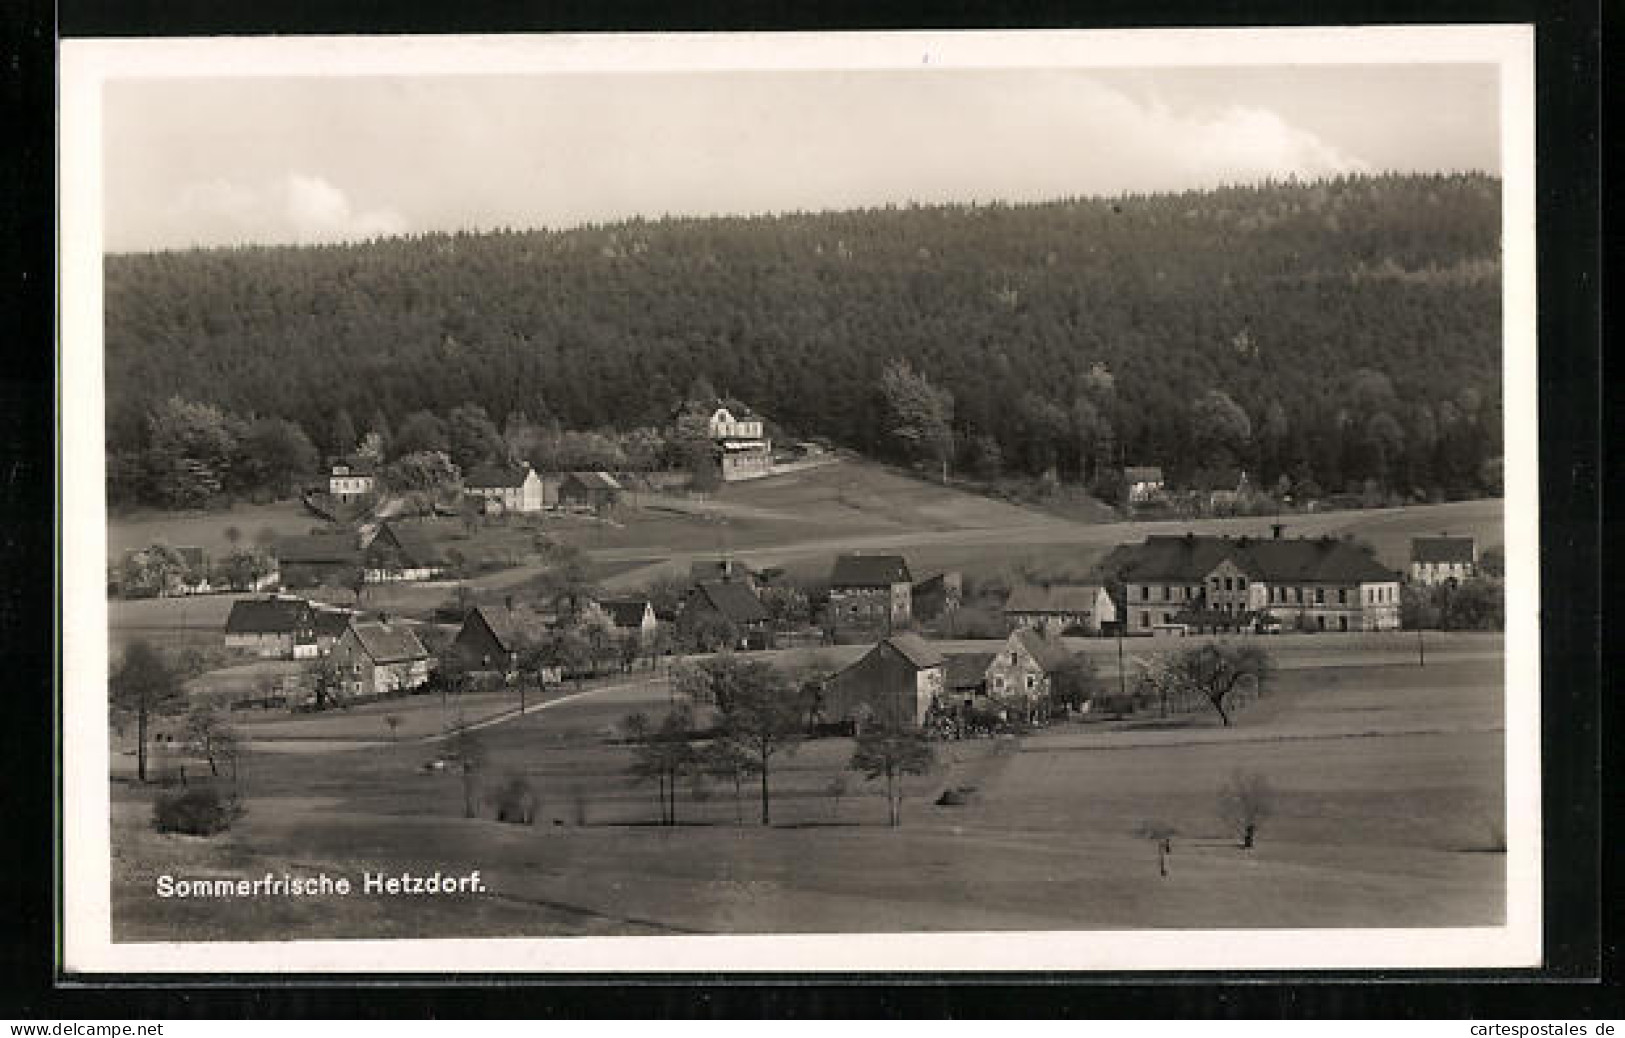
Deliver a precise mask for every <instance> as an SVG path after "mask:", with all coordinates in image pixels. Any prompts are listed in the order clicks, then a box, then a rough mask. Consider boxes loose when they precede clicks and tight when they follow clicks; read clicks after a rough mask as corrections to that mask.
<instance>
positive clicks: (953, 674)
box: [943, 652, 997, 688]
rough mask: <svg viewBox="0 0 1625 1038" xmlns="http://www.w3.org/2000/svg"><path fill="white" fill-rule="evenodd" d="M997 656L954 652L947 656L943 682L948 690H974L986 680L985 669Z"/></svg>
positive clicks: (986, 653)
mask: <svg viewBox="0 0 1625 1038" xmlns="http://www.w3.org/2000/svg"><path fill="white" fill-rule="evenodd" d="M995 655H997V654H996V653H992V652H956V653H953V654H951V655H949V656H948V661H947V662H948V665H947V668H946V669H945V672H944V679H943V680H944V681H946V682H947V685H948V687H949V688H974V687H975V686H977V685H980V684H981V683H982V682H983V681H984V680H986V678H987V668H988V666H989V665H991V664H992V662H993V657H994V656H995Z"/></svg>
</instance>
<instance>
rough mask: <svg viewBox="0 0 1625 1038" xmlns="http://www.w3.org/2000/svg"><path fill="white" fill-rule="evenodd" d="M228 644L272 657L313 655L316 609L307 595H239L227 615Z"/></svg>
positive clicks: (296, 657) (315, 646) (284, 657)
mask: <svg viewBox="0 0 1625 1038" xmlns="http://www.w3.org/2000/svg"><path fill="white" fill-rule="evenodd" d="M226 648H228V649H243V650H246V651H248V652H252V653H254V654H255V655H257V656H264V657H267V658H270V659H284V660H294V659H311V658H314V657H315V656H316V655H317V642H316V613H315V610H314V609H312V608H311V605H310V603H309V602H307V601H305V600H304V599H302V598H294V597H292V596H289V595H271V596H268V597H266V598H244V599H240V600H238V601H236V602H233V603H232V604H231V612H230V613H229V614H227V616H226Z"/></svg>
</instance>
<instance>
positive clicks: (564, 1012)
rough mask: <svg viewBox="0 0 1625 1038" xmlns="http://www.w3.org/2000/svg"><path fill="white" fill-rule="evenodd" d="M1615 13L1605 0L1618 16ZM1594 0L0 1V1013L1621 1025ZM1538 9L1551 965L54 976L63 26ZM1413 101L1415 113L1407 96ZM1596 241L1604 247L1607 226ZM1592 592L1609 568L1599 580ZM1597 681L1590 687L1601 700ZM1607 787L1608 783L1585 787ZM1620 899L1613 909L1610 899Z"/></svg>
mask: <svg viewBox="0 0 1625 1038" xmlns="http://www.w3.org/2000/svg"><path fill="white" fill-rule="evenodd" d="M1618 10H1619V8H1618V5H1614V11H1613V12H1612V13H1614V14H1615V15H1616V16H1617V14H1618ZM1602 14H1603V12H1602V7H1601V5H1600V4H1594V5H1586V4H1584V3H1578V2H1547V0H1492V2H1448V0H1420V2H1418V0H1385V2H1343V0H1332V2H1324V0H1323V2H1319V3H1315V4H1307V3H1285V2H1258V0H1221V2H1201V3H1197V2H1185V0H1176V2H1172V3H1169V2H1159V3H1156V4H1155V5H1154V6H1153V5H1151V4H1149V3H1146V2H1144V0H1139V2H1136V0H1108V2H1078V3H1067V4H1062V3H1029V2H1019V3H1018V2H1014V0H1003V2H994V3H986V4H978V5H972V4H968V3H943V4H935V5H930V4H921V3H910V4H900V3H889V2H885V0H864V2H857V0H849V2H841V3H826V4H820V5H817V6H816V8H814V7H813V6H812V5H790V4H786V3H783V2H771V0H769V2H754V3H751V2H738V3H700V4H689V5H683V6H678V5H673V4H655V3H649V2H643V3H638V2H632V0H619V2H615V0H607V2H601V0H570V2H562V3H538V2H511V3H501V2H492V0H461V2H458V3H455V4H448V3H445V2H443V0H442V2H436V3H425V2H385V0H373V2H367V0H275V2H258V3H237V4H231V3H229V2H224V0H66V2H64V3H63V4H62V5H61V7H60V9H59V10H58V9H53V7H52V6H51V5H50V4H49V3H48V2H46V0H0V46H3V48H4V50H3V53H0V91H3V93H0V112H3V113H5V119H6V125H7V131H6V136H5V138H4V142H5V143H4V147H3V148H0V171H3V173H4V178H5V179H4V181H0V191H3V195H0V198H3V202H0V255H3V268H0V270H3V275H4V278H5V282H4V286H5V287H4V290H3V291H0V336H3V340H0V341H3V342H4V352H3V354H0V356H3V358H4V362H3V363H0V508H3V509H4V512H3V513H0V666H3V667H4V673H5V676H6V680H5V681H4V682H3V683H0V703H3V704H4V719H5V723H4V724H0V761H3V763H4V766H5V785H4V796H3V797H0V803H3V807H0V812H3V814H0V818H3V820H4V825H5V828H4V830H3V831H0V846H3V850H0V868H3V870H4V873H3V876H0V879H3V888H0V902H4V903H6V909H4V911H5V912H6V915H5V916H0V934H3V935H5V940H4V943H3V946H0V1016H14V1017H20V1018H30V1019H34V1018H43V1019H46V1020H54V1019H62V1020H68V1019H76V1018H77V1019H93V1018H105V1017H122V1018H126V1019H133V1018H149V1019H150V1018H157V1019H178V1018H193V1017H198V1018H213V1017H250V1018H256V1017H284V1016H312V1015H314V1016H339V1017H350V1016H363V1017H388V1018H399V1017H405V1018H426V1017H436V1018H459V1017H487V1016H494V1017H513V1016H519V1017H536V1018H548V1017H560V1018H568V1017H584V1016H662V1017H664V1016H698V1017H725V1016H726V1017H735V1016H767V1017H783V1018H800V1017H830V1016H863V1017H893V1016H910V1017H915V1016H930V1017H942V1016H950V1017H964V1018H970V1017H1005V1016H1016V1017H1020V1016H1058V1015H1059V1016H1078V1017H1090V1016H1095V1017H1142V1018H1143V1017H1152V1018H1163V1017H1232V1018H1237V1017H1240V1018H1250V1017H1303V1018H1326V1017H1366V1016H1370V1017H1400V1018H1411V1017H1415V1018H1440V1017H1447V1018H1460V1017H1487V1018H1529V1017H1546V1018H1553V1019H1568V1020H1574V1021H1577V1022H1587V1021H1595V1020H1596V1019H1614V1020H1618V1019H1620V1017H1621V1015H1622V1013H1621V1004H1622V1000H1621V997H1620V989H1619V986H1618V975H1617V970H1618V951H1619V947H1618V933H1617V927H1615V926H1609V925H1605V923H1606V922H1607V920H1606V914H1605V913H1604V912H1603V906H1604V905H1605V904H1606V903H1607V902H1606V901H1605V899H1604V897H1603V891H1604V890H1605V889H1607V890H1612V884H1611V883H1605V880H1606V879H1610V878H1611V877H1613V876H1614V875H1615V874H1616V872H1617V866H1618V850H1617V842H1618V841H1617V837H1616V838H1615V840H1613V841H1612V842H1610V841H1609V840H1608V839H1606V838H1605V837H1604V833H1605V831H1606V830H1605V828H1604V819H1603V810H1604V808H1605V807H1606V806H1610V805H1617V803H1618V801H1619V793H1618V792H1617V791H1618V790H1619V789H1620V788H1621V786H1620V778H1619V776H1618V773H1617V769H1613V770H1610V771H1609V772H1607V773H1605V772H1604V771H1603V770H1602V768H1603V763H1604V761H1603V756H1602V748H1603V747H1602V733H1603V732H1604V731H1605V730H1606V729H1607V728H1609V727H1612V726H1611V725H1610V724H1609V722H1611V721H1613V720H1614V719H1616V718H1617V714H1618V708H1617V705H1616V702H1617V700H1616V698H1615V697H1616V696H1617V694H1618V693H1617V692H1612V690H1609V689H1608V685H1609V684H1610V683H1609V682H1607V681H1605V680H1604V678H1603V673H1602V670H1601V668H1602V666H1603V664H1604V658H1603V654H1602V651H1601V649H1602V644H1603V642H1604V634H1603V630H1604V629H1603V627H1602V613H1601V607H1602V596H1601V593H1600V589H1601V587H1602V586H1603V585H1602V584H1601V583H1600V578H1601V577H1602V576H1603V570H1602V565H1603V560H1602V558H1601V554H1600V548H1601V543H1602V532H1603V527H1602V525H1601V516H1602V500H1601V498H1600V497H1599V493H1598V491H1599V488H1600V487H1601V485H1602V483H1603V478H1602V471H1603V470H1602V467H1601V465H1602V460H1603V457H1602V451H1601V432H1602V429H1603V416H1604V413H1605V404H1606V397H1607V396H1608V395H1609V394H1608V392H1607V391H1608V387H1609V380H1608V379H1607V378H1606V377H1605V372H1604V370H1603V366H1602V355H1601V349H1600V333H1601V310H1600V306H1601V303H1600V301H1601V298H1602V292H1601V289H1600V282H1599V278H1600V275H1601V270H1602V265H1601V259H1600V251H1601V248H1602V245H1603V242H1604V238H1603V235H1602V224H1601V222H1600V205H1601V194H1600V185H1601V176H1600V166H1599V160H1600V157H1601V156H1600V151H1599V147H1598V144H1599V141H1600V140H1606V139H1607V138H1606V136H1605V135H1604V128H1603V126H1602V123H1601V122H1600V120H1601V119H1602V118H1603V116H1604V113H1605V112H1606V108H1607V106H1606V105H1604V104H1603V103H1602V98H1603V96H1604V86H1605V84H1604V83H1603V82H1602V72H1601V70H1602V69H1603V68H1604V67H1606V65H1605V63H1604V62H1603V60H1602V54H1603V51H1602V50H1601V49H1600V48H1601V47H1602V44H1603V43H1604V36H1605V30H1606V31H1607V32H1608V33H1611V31H1612V27H1611V26H1605V25H1604V24H1603V20H1602ZM1452 22H1532V23H1534V24H1535V25H1536V27H1537V33H1536V49H1537V78H1538V88H1537V110H1538V131H1537V152H1538V156H1539V158H1538V221H1539V222H1538V241H1539V286H1538V291H1539V300H1540V320H1539V324H1540V329H1539V330H1540V344H1541V345H1540V408H1541V444H1540V462H1541V513H1542V522H1541V540H1542V550H1541V558H1542V577H1541V583H1542V602H1543V606H1542V632H1543V633H1542V641H1543V645H1542V658H1543V687H1544V705H1543V715H1544V729H1543V730H1544V735H1543V742H1544V774H1545V782H1544V791H1543V793H1544V801H1545V804H1544V819H1545V822H1544V824H1545V834H1544V835H1545V870H1544V871H1545V884H1546V891H1545V919H1546V941H1545V943H1546V949H1547V951H1546V954H1547V960H1548V965H1547V967H1546V968H1544V969H1542V970H1539V971H1533V972H1530V971H1514V972H1506V973H1500V974H1486V973H1473V974H1463V973H1452V972H1437V973H1428V974H1418V973H1394V974H1387V975H1384V974H1376V973H1352V974H1297V975H1293V974H1290V973H1264V974H1203V975H1170V974H1161V975H1129V976H1121V975H1119V976H1111V975H1094V974H1083V975H1042V976H1008V975H998V976H990V977H985V978H982V977H976V976H960V975H950V976H937V977H916V976H907V977H904V976H895V977H889V976H878V975H873V974H871V975H865V976H854V977H816V978H796V977H761V976H753V977H745V976H734V977H726V976H715V977H638V978H629V977H621V976H617V977H603V978H579V977H575V978H561V979H559V980H550V979H549V978H545V977H537V978H515V977H507V976H504V977H480V976H471V975H456V976H451V975H441V976H433V977H422V978H400V977H391V978H378V979H377V980H374V981H371V982H367V981H364V980H361V979H358V978H349V979H344V980H338V979H333V978H320V977H298V976H293V975H290V976H288V977H286V978H279V979H275V980H267V979H266V978H264V977H242V978H236V979H233V978H229V977H220V976H211V977H199V978H195V979H193V980H186V979H177V978H137V977H131V978H123V979H121V980H118V981H109V980H97V981H96V982H94V983H84V982H76V981H73V980H69V979H65V978H63V977H62V976H61V975H60V974H59V973H58V970H57V951H58V943H57V934H56V905H55V902H54V889H55V885H56V881H57V863H56V860H55V847H56V845H57V844H56V834H55V812H56V808H57V804H56V802H55V795H56V792H57V791H58V788H59V787H58V784H57V781H56V778H55V764H56V754H57V751H58V749H59V744H58V740H57V734H56V728H55V722H56V710H55V705H56V694H57V680H58V675H59V670H58V667H57V649H56V647H55V646H54V644H53V639H52V631H53V627H54V622H55V620H56V618H57V616H58V610H59V606H60V603H59V600H58V598H57V596H56V595H55V563H56V560H55V552H54V542H53V536H54V529H55V525H56V522H57V519H58V516H57V513H56V506H55V478H56V456H55V407H54V402H55V392H56V384H55V352H54V349H53V344H54V341H55V333H54V321H55V298H54V291H53V290H54V280H55V228H54V213H55V184H54V176H55V161H54V160H55V127H54V119H55V105H54V90H55V44H56V38H57V34H58V33H60V35H61V36H62V37H64V38H67V37H76V36H160V35H164V36H169V35H221V34H233V35H244V34H262V33H275V34H282V35H291V34H373V33H398V32H413V33H453V32H538V31H577V32H582V31H593V32H597V31H630V30H637V31H684V30H788V29H816V30H841V29H847V30H857V29H958V28H1111V27H1160V26H1168V27H1179V26H1218V25H1243V26H1245V25H1312V24H1328V25H1338V24H1406V23H1410V24H1437V23H1452ZM1419 103H1426V101H1425V99H1419ZM1610 240H1611V239H1610ZM1607 586H1609V587H1612V586H1614V585H1613V582H1611V581H1610V582H1609V584H1608V585H1607ZM1601 691H1609V692H1610V694H1609V695H1606V696H1603V695H1599V692H1601ZM1605 790H1606V791H1608V793H1607V795H1606V796H1604V795H1602V792H1603V791H1605ZM1615 914H1616V915H1617V914H1618V912H1617V909H1616V911H1615Z"/></svg>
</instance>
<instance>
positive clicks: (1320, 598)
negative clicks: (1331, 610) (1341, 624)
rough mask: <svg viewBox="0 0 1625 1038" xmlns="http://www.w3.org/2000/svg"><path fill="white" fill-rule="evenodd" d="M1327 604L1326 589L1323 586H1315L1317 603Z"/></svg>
mask: <svg viewBox="0 0 1625 1038" xmlns="http://www.w3.org/2000/svg"><path fill="white" fill-rule="evenodd" d="M1325 604H1326V589H1325V588H1323V587H1317V588H1315V605H1325Z"/></svg>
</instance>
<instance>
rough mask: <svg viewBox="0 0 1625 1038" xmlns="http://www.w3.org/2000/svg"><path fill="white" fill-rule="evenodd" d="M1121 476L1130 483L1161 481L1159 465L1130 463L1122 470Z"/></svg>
mask: <svg viewBox="0 0 1625 1038" xmlns="http://www.w3.org/2000/svg"><path fill="white" fill-rule="evenodd" d="M1123 478H1124V479H1126V480H1128V481H1129V482H1130V483H1161V482H1162V467H1161V466H1160V465H1130V466H1128V467H1127V468H1125V469H1124V470H1123Z"/></svg>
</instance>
